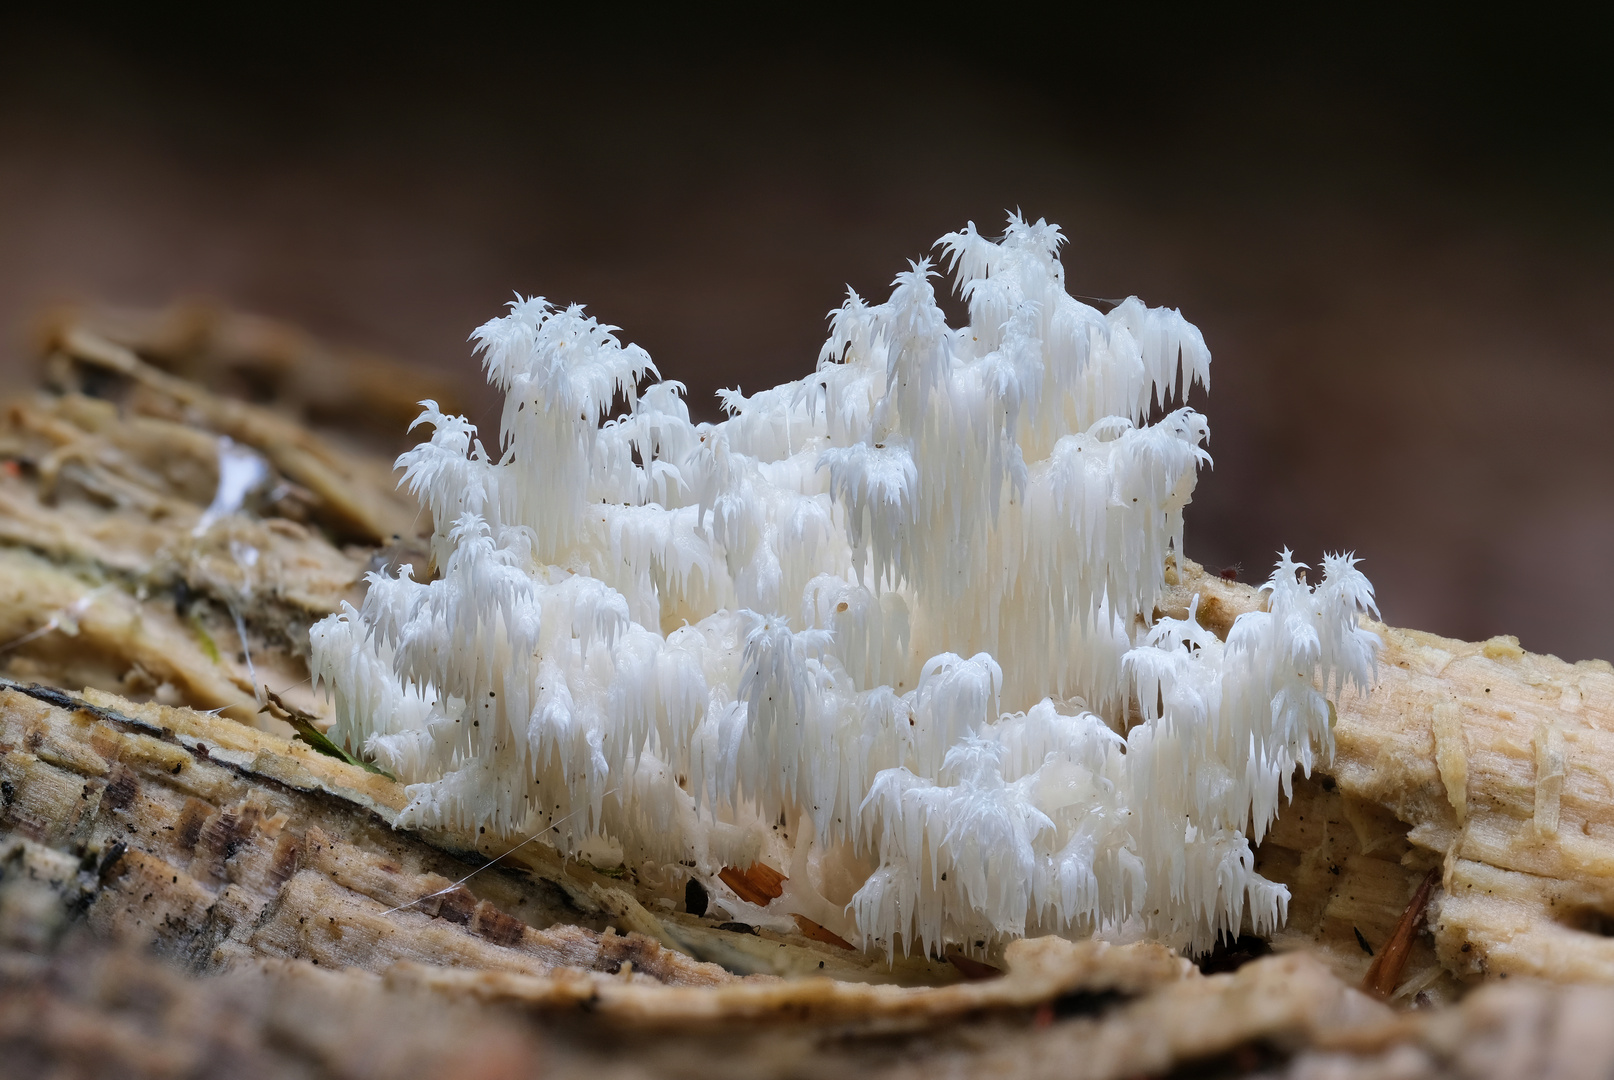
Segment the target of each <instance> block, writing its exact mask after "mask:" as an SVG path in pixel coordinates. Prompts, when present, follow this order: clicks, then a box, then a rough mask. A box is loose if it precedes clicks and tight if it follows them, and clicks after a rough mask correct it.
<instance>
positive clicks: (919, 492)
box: [312, 217, 1378, 950]
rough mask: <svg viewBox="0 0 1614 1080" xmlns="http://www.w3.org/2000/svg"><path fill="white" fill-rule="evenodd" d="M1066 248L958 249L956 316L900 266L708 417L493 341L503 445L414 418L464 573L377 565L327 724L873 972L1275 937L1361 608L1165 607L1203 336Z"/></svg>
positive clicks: (425, 797) (409, 767)
mask: <svg viewBox="0 0 1614 1080" xmlns="http://www.w3.org/2000/svg"><path fill="white" fill-rule="evenodd" d="M1062 242H1063V238H1062V237H1061V236H1060V233H1059V230H1058V228H1057V227H1056V226H1052V225H1049V224H1046V223H1044V222H1042V221H1038V222H1036V223H1029V222H1027V221H1024V220H1022V219H1021V218H1019V217H1011V218H1010V221H1009V226H1008V231H1007V233H1006V235H1005V236H1004V237H1003V238H1002V239H1001V240H991V239H988V238H986V237H983V236H981V235H980V234H979V233H978V232H977V231H976V230H975V228H974V226H973V225H971V226H968V227H966V228H965V229H964V230H962V231H960V232H957V233H952V234H949V235H947V236H945V237H943V238H942V239H941V241H940V242H939V246H940V248H941V249H942V265H943V266H945V268H946V270H947V272H948V273H949V275H950V276H951V279H952V285H953V287H954V288H955V289H957V290H958V291H959V293H960V294H961V296H962V297H963V299H964V300H965V302H966V303H967V305H968V311H969V322H968V325H966V326H963V327H959V328H954V327H950V326H949V325H948V324H947V321H946V319H945V318H944V316H943V313H942V311H941V309H940V308H939V307H938V305H937V302H936V295H935V291H934V290H935V284H934V282H935V281H936V280H937V278H938V277H939V276H940V274H939V271H938V270H937V269H936V268H934V267H933V266H932V265H931V264H930V263H929V262H926V261H921V262H917V263H913V264H911V265H910V268H909V269H908V270H907V271H905V272H903V273H900V274H898V275H897V278H896V281H895V283H894V286H895V287H894V290H893V292H892V293H891V296H890V298H889V299H888V300H886V301H885V302H883V303H869V302H867V301H865V300H864V299H862V298H861V297H859V296H857V295H856V294H855V293H851V294H849V296H848V298H847V300H846V302H845V303H844V304H843V305H842V306H841V307H840V308H839V309H838V310H837V311H835V312H833V313H832V316H831V324H830V335H829V339H828V341H827V342H826V343H825V345H824V349H823V352H822V354H821V356H820V358H819V363H818V367H817V370H816V371H815V372H814V373H813V374H812V375H810V376H808V377H807V378H805V379H802V380H799V381H797V382H790V383H785V384H783V385H781V386H777V387H774V388H772V389H768V390H763V391H761V392H760V393H757V394H754V395H752V396H750V397H747V396H745V395H743V394H741V393H740V392H739V391H738V390H734V391H725V392H724V395H723V404H724V407H725V409H726V411H727V413H728V418H727V419H726V420H724V421H723V422H721V423H718V424H705V423H702V424H693V423H691V422H690V419H689V413H688V409H687V408H686V406H685V405H684V402H683V397H682V393H683V387H682V386H681V385H680V384H678V383H675V382H666V381H661V380H660V376H659V373H658V372H657V371H656V369H655V366H654V365H653V364H652V363H651V362H650V358H649V357H648V356H647V355H646V354H645V353H644V352H643V351H642V350H640V349H638V348H637V347H635V346H632V345H623V344H621V342H620V341H619V340H618V338H617V337H616V333H615V331H616V328H615V327H611V326H606V325H603V324H601V323H599V322H597V321H596V320H594V319H593V318H591V317H588V316H586V315H585V314H584V312H583V310H582V308H580V307H577V306H572V307H568V308H560V307H555V306H553V305H551V304H549V303H548V302H546V301H545V300H543V299H540V298H534V299H520V298H518V299H517V300H516V301H515V302H513V303H512V304H510V310H509V314H507V315H505V316H504V317H502V318H498V319H494V320H493V321H491V322H489V323H487V324H486V325H484V326H482V327H481V328H480V329H478V330H477V331H476V333H475V334H474V335H473V337H474V339H475V341H476V344H477V348H478V350H479V351H480V353H481V355H482V358H483V362H484V366H485V368H486V371H487V375H488V378H489V381H490V382H491V383H492V384H493V385H494V386H496V387H498V388H499V389H500V390H501V391H503V393H504V395H505V405H504V413H503V418H502V423H501V428H500V432H499V439H498V443H497V446H496V448H495V449H494V450H493V451H490V450H489V449H488V448H487V447H486V446H485V445H484V444H483V443H482V441H481V440H480V439H479V438H478V434H477V431H476V429H475V427H474V426H472V425H471V424H470V423H468V422H467V421H466V420H465V419H464V418H463V417H451V416H445V415H444V414H442V413H441V412H440V411H439V410H438V409H437V407H436V405H435V404H434V403H432V402H425V403H423V404H424V408H425V411H424V412H423V413H422V414H421V418H420V422H421V423H424V424H426V425H428V426H430V428H431V430H432V435H431V438H430V440H429V441H427V442H424V443H422V444H421V445H419V446H418V447H416V448H415V449H414V450H411V451H409V452H408V453H406V454H404V455H403V456H402V457H400V458H399V460H398V464H399V467H400V468H401V469H402V470H403V473H404V483H406V484H407V485H408V486H409V488H410V490H412V491H413V492H414V493H415V495H416V496H417V497H418V498H419V499H420V500H421V502H422V504H423V505H424V506H425V507H426V508H427V509H429V510H430V512H431V515H432V520H433V522H434V523H435V529H436V532H435V534H434V536H433V540H432V551H433V559H434V566H435V568H436V576H435V578H434V579H433V580H432V581H430V582H417V581H415V580H413V579H412V578H411V577H410V576H409V572H408V569H407V568H404V569H402V570H400V572H399V575H398V576H396V577H389V576H385V575H381V574H372V575H370V579H369V591H368V593H367V595H366V596H365V599H364V602H363V604H362V606H361V607H359V608H357V609H355V608H352V607H345V608H344V610H343V611H342V612H341V613H340V614H338V615H336V616H333V617H331V618H329V619H326V620H325V621H324V622H322V623H320V624H319V625H318V626H316V627H315V628H314V631H313V635H312V636H313V655H314V667H315V671H316V674H317V675H318V677H320V678H321V679H323V680H324V681H325V682H326V683H327V684H328V686H329V687H330V688H331V690H332V692H333V693H334V696H335V701H336V709H337V717H338V719H337V725H338V728H337V731H336V732H334V733H333V734H335V735H337V736H338V737H339V738H344V737H345V738H346V739H348V740H349V741H350V742H352V743H354V744H355V745H357V744H360V743H362V744H363V745H364V747H365V748H366V750H367V751H368V752H369V753H370V754H372V755H374V757H375V758H376V759H377V760H378V761H379V762H380V763H381V764H382V765H383V766H384V767H385V768H387V769H388V770H390V771H392V772H393V773H395V774H396V775H397V776H399V777H400V778H401V779H402V780H404V781H405V782H406V783H408V784H409V788H408V794H409V797H410V802H409V805H408V808H407V809H406V810H405V812H404V814H403V816H402V819H401V821H402V822H403V823H413V824H416V825H420V826H430V827H433V828H451V829H461V830H466V831H471V832H474V831H476V830H479V829H483V828H486V829H488V830H490V831H493V832H494V833H496V834H499V835H504V836H509V837H517V836H528V835H532V834H534V833H538V832H542V833H544V834H545V836H546V837H547V838H548V840H549V841H550V842H552V843H554V844H555V845H556V846H557V847H558V848H560V849H561V850H563V851H566V852H568V853H571V852H577V851H581V850H583V849H584V848H585V847H588V846H591V845H592V846H593V847H595V848H597V847H598V846H600V845H602V844H603V845H609V846H614V848H615V849H617V850H619V851H620V854H621V856H622V857H623V858H624V859H626V860H627V861H629V862H630V863H631V864H633V865H635V866H636V867H637V868H639V869H640V872H641V876H642V877H644V878H648V879H655V878H656V877H657V875H660V876H661V877H662V878H664V879H665V880H666V881H667V882H668V883H669V887H670V886H671V885H674V884H678V883H681V881H682V879H683V876H684V875H686V874H689V873H693V874H694V875H696V876H698V877H700V878H701V879H702V880H703V881H705V882H706V883H707V884H708V885H709V886H710V887H711V888H712V890H713V892H714V895H716V896H718V897H719V898H724V897H726V896H727V894H726V893H724V892H723V891H722V890H720V889H718V888H717V886H716V885H715V881H716V879H717V875H718V874H719V873H720V871H721V870H722V869H723V868H724V867H726V866H748V865H750V864H751V863H752V862H753V861H759V860H760V861H764V862H768V863H771V864H772V865H773V866H775V867H778V868H781V869H786V870H788V871H789V873H790V877H789V880H788V882H787V884H786V886H785V888H784V892H783V893H782V895H781V896H779V897H778V898H777V899H775V900H773V901H772V902H770V904H769V905H768V907H767V909H766V910H759V909H758V908H756V907H755V906H754V905H751V904H750V903H749V902H748V901H746V900H743V899H740V898H738V897H735V898H732V899H724V900H723V902H725V903H727V905H728V906H729V908H730V910H731V911H732V912H733V913H735V914H737V915H744V916H746V917H748V918H749V919H750V921H753V922H757V921H766V920H768V919H770V918H772V919H780V920H782V919H784V918H785V917H786V916H787V915H788V914H791V913H795V914H802V915H805V916H807V917H809V918H811V919H813V920H814V921H816V922H819V923H820V924H822V925H824V926H826V927H828V928H829V929H831V930H832V931H834V932H836V933H839V934H841V935H842V936H844V937H847V938H851V939H854V940H858V941H860V942H861V943H862V944H863V945H864V946H865V947H870V948H883V949H888V950H898V949H904V950H907V949H915V948H925V949H932V950H934V949H939V948H941V947H942V946H943V945H945V944H948V943H965V944H966V945H967V946H969V947H978V943H984V942H988V941H991V940H997V939H1001V938H1003V937H1006V936H1013V935H1021V934H1030V933H1041V932H1067V933H1068V932H1083V933H1085V932H1093V931H1107V932H1112V933H1127V934H1150V935H1154V936H1157V937H1161V938H1164V939H1166V940H1169V941H1172V942H1174V943H1177V944H1179V945H1182V946H1184V947H1189V948H1193V949H1205V948H1208V947H1209V946H1210V945H1211V944H1213V942H1214V940H1215V937H1216V935H1217V934H1218V933H1237V932H1239V930H1240V929H1241V926H1244V925H1249V926H1252V927H1253V928H1254V929H1255V930H1257V931H1263V930H1267V929H1270V928H1271V927H1273V926H1274V925H1276V924H1277V923H1278V922H1279V921H1280V920H1281V919H1282V918H1283V915H1284V905H1285V903H1286V901H1287V893H1286V892H1285V891H1284V889H1283V888H1282V887H1281V886H1278V885H1275V884H1273V883H1271V882H1268V881H1266V880H1264V879H1263V878H1261V877H1260V876H1259V875H1258V874H1256V873H1255V871H1254V869H1253V859H1252V855H1251V850H1250V845H1249V838H1250V837H1254V838H1256V839H1257V840H1259V838H1260V836H1261V835H1262V834H1263V833H1264V831H1265V830H1266V828H1267V827H1268V825H1269V824H1270V822H1271V820H1272V818H1273V816H1274V815H1275V814H1276V812H1277V809H1278V804H1279V801H1280V798H1281V797H1282V796H1283V795H1284V794H1286V793H1287V790H1288V786H1289V783H1290V777H1291V775H1292V774H1293V772H1294V770H1295V768H1296V767H1300V768H1302V769H1306V770H1309V769H1310V768H1311V765H1312V763H1313V762H1314V761H1315V760H1316V759H1317V758H1318V756H1319V755H1321V756H1322V757H1327V756H1328V755H1330V754H1331V753H1332V741H1331V739H1332V737H1331V732H1330V725H1329V715H1330V707H1329V704H1328V701H1327V699H1326V697H1325V694H1328V693H1332V694H1334V695H1338V694H1340V693H1342V692H1344V690H1345V688H1346V686H1347V685H1349V686H1353V687H1354V688H1356V689H1357V690H1358V691H1365V689H1366V687H1367V686H1368V684H1369V681H1370V679H1371V676H1372V669H1373V663H1374V658H1375V655H1376V650H1377V648H1378V639H1377V638H1376V637H1374V635H1372V634H1371V633H1369V632H1368V631H1366V630H1363V629H1361V628H1360V627H1359V626H1358V622H1359V618H1360V615H1361V614H1363V613H1364V612H1366V613H1374V607H1373V590H1372V586H1371V585H1370V584H1369V583H1368V581H1367V579H1366V578H1364V577H1363V576H1362V575H1361V573H1360V572H1359V571H1358V570H1356V569H1355V561H1354V560H1353V559H1351V558H1350V557H1349V556H1338V557H1332V556H1331V557H1328V558H1326V559H1325V560H1324V564H1323V569H1324V580H1323V582H1322V583H1321V584H1319V585H1318V586H1316V587H1315V588H1313V587H1311V586H1308V585H1307V584H1305V583H1304V581H1303V580H1302V579H1301V576H1300V573H1299V571H1300V570H1301V566H1300V564H1297V563H1295V562H1293V561H1292V559H1291V558H1290V556H1289V554H1288V553H1287V552H1285V553H1284V555H1283V557H1282V560H1281V561H1280V562H1279V563H1278V566H1277V569H1276V571H1275V572H1274V574H1273V577H1272V580H1271V582H1270V583H1269V585H1268V586H1267V588H1268V590H1269V591H1270V602H1269V604H1268V605H1267V610H1265V611H1260V612H1255V613H1251V614H1247V615H1244V616H1242V617H1240V619H1239V620H1238V622H1237V623H1236V624H1235V625H1234V627H1233V629H1232V631H1231V632H1230V634H1229V635H1228V637H1227V640H1226V641H1225V642H1224V641H1221V640H1219V639H1217V638H1216V637H1215V636H1214V635H1213V634H1210V633H1209V632H1207V631H1205V630H1204V629H1202V628H1201V627H1200V626H1199V625H1198V624H1197V623H1196V622H1195V620H1194V619H1193V618H1192V617H1190V618H1189V619H1188V620H1186V621H1178V620H1174V619H1169V618H1163V619H1159V620H1158V621H1153V620H1152V616H1153V612H1154V610H1155V605H1156V601H1157V600H1158V599H1159V598H1160V596H1161V593H1162V590H1163V589H1164V567H1165V561H1166V558H1167V556H1168V555H1170V554H1171V553H1173V552H1180V551H1181V550H1182V530H1183V517H1182V514H1183V507H1184V506H1185V505H1186V504H1187V503H1188V501H1189V498H1190V496H1191V495H1192V493H1193V489H1194V484H1195V479H1196V475H1197V470H1198V468H1199V466H1200V465H1202V464H1208V463H1209V461H1210V458H1209V456H1208V454H1207V453H1206V451H1205V450H1204V448H1203V444H1204V443H1205V442H1206V441H1207V440H1208V438H1209V429H1208V427H1207V425H1206V422H1205V418H1204V417H1203V416H1201V415H1200V414H1199V413H1197V412H1195V411H1194V410H1193V409H1190V408H1187V407H1186V405H1185V404H1184V402H1185V400H1186V395H1187V392H1188V390H1189V388H1190V387H1192V386H1193V385H1194V384H1199V385H1202V386H1207V387H1208V384H1209V375H1210V353H1209V352H1208V351H1207V350H1206V348H1205V344H1204V341H1203V339H1202V338H1201V336H1200V333H1199V331H1198V330H1197V329H1195V327H1194V326H1193V325H1191V324H1190V323H1188V322H1186V321H1185V320H1184V319H1183V318H1182V317H1181V315H1179V314H1178V313H1177V312H1176V311H1174V310H1166V309H1160V308H1148V307H1145V306H1144V305H1143V304H1142V303H1141V302H1140V301H1138V300H1137V299H1136V298H1132V299H1128V300H1126V301H1125V302H1123V303H1121V304H1120V305H1118V306H1116V307H1115V308H1114V309H1113V310H1111V311H1110V312H1108V313H1107V314H1101V313H1100V312H1099V311H1098V310H1096V309H1094V308H1092V307H1089V306H1087V305H1086V304H1083V303H1081V302H1080V301H1078V300H1076V299H1074V298H1072V297H1071V296H1069V295H1067V293H1066V292H1065V287H1064V271H1063V268H1062V266H1061V264H1060V261H1059V246H1060V244H1061V243H1062ZM647 380H648V382H647ZM618 400H622V401H625V402H626V410H625V411H624V412H622V413H620V414H619V415H609V413H610V410H611V408H612V404H613V402H615V401H618ZM1168 410H1169V411H1168ZM1159 414H1163V415H1162V416H1161V418H1160V419H1159V420H1157V421H1156V422H1154V423H1149V422H1148V421H1149V417H1150V416H1151V415H1159ZM1123 731H1124V732H1125V735H1122V734H1120V732H1123Z"/></svg>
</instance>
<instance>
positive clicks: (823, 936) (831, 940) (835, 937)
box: [790, 914, 855, 951]
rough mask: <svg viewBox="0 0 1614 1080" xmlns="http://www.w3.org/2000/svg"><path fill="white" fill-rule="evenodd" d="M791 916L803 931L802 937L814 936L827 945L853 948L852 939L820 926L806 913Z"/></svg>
mask: <svg viewBox="0 0 1614 1080" xmlns="http://www.w3.org/2000/svg"><path fill="white" fill-rule="evenodd" d="M790 917H791V918H792V919H795V920H796V928H797V929H799V930H800V931H801V936H802V937H806V938H812V939H813V940H814V941H822V942H823V943H824V944H825V945H834V946H836V947H837V948H841V949H852V948H853V946H852V943H851V942H850V941H847V940H846V939H845V938H843V937H841V935H839V934H837V933H836V932H835V931H833V930H829V929H826V928H825V927H822V926H819V925H818V924H817V923H815V922H813V920H811V919H809V918H808V917H807V916H805V915H795V914H792V915H791V916H790ZM854 951H855V950H854Z"/></svg>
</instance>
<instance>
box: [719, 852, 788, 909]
mask: <svg viewBox="0 0 1614 1080" xmlns="http://www.w3.org/2000/svg"><path fill="white" fill-rule="evenodd" d="M717 876H718V877H719V878H721V879H722V881H723V884H725V885H727V886H728V887H729V888H731V889H733V890H734V895H735V896H738V897H739V898H740V899H741V900H744V901H745V902H746V903H748V904H755V905H757V906H758V907H767V906H768V903H769V902H770V901H772V900H776V899H778V898H779V897H781V896H783V895H784V893H785V882H786V881H788V880H789V879H788V878H786V877H785V876H784V875H783V874H781V873H780V872H779V871H777V870H775V869H774V868H773V867H771V866H768V865H766V864H764V863H752V864H751V865H750V866H749V867H747V868H746V869H744V870H741V869H740V868H739V867H737V866H725V867H724V868H723V869H722V870H720V871H718V874H717Z"/></svg>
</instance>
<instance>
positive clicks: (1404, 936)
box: [1362, 866, 1440, 1000]
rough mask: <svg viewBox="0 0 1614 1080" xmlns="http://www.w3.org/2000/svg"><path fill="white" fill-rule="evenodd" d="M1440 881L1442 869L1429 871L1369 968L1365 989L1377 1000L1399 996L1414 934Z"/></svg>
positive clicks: (1363, 985)
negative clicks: (1432, 891)
mask: <svg viewBox="0 0 1614 1080" xmlns="http://www.w3.org/2000/svg"><path fill="white" fill-rule="evenodd" d="M1439 880H1440V867H1438V866H1437V867H1435V868H1434V869H1433V870H1431V871H1429V873H1428V875H1427V876H1426V877H1425V878H1424V879H1423V884H1421V885H1419V886H1418V891H1417V892H1416V893H1414V894H1413V896H1412V903H1410V904H1408V905H1407V910H1405V911H1403V912H1402V913H1401V918H1399V919H1397V920H1396V924H1395V929H1394V930H1393V931H1391V933H1390V940H1389V941H1386V942H1385V943H1384V945H1383V947H1382V948H1380V949H1379V953H1378V955H1377V956H1375V957H1374V958H1373V965H1372V966H1371V967H1369V968H1368V969H1367V976H1366V978H1364V979H1363V980H1362V989H1363V990H1365V991H1367V992H1368V993H1370V994H1372V995H1373V996H1374V997H1377V998H1380V999H1381V1000H1382V999H1388V998H1389V996H1390V995H1391V994H1393V993H1395V988H1396V987H1397V986H1399V985H1400V984H1401V972H1402V971H1403V970H1404V969H1405V968H1406V966H1407V956H1408V955H1409V954H1410V953H1411V952H1412V935H1413V934H1415V933H1416V932H1417V930H1418V924H1419V923H1420V922H1422V921H1423V909H1424V908H1426V907H1428V906H1429V893H1430V891H1431V890H1432V889H1434V887H1435V882H1437V881H1439Z"/></svg>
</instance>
